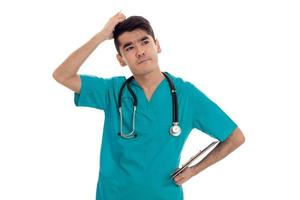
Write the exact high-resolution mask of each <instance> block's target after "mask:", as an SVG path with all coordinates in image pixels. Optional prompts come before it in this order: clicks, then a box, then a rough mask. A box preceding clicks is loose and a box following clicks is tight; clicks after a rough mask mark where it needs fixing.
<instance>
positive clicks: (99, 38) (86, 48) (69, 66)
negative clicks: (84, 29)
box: [52, 12, 126, 93]
mask: <svg viewBox="0 0 300 200" xmlns="http://www.w3.org/2000/svg"><path fill="white" fill-rule="evenodd" d="M125 18H126V17H125V15H124V14H122V13H121V12H118V13H117V14H115V15H114V16H112V17H111V18H110V19H109V21H108V22H107V23H106V25H105V26H104V28H103V29H102V30H101V31H100V32H98V33H97V34H96V35H95V36H93V37H92V38H91V39H90V40H89V41H88V42H86V43H85V44H84V45H83V46H81V47H80V48H79V49H77V50H76V51H74V52H73V53H72V54H71V55H69V57H68V58H67V59H66V60H65V61H64V62H63V63H62V64H61V65H59V66H58V67H57V68H56V69H55V71H54V72H53V74H52V76H53V78H54V79H55V80H56V81H57V82H59V83H60V84H62V85H64V86H66V87H67V88H69V89H71V90H73V91H74V92H76V93H79V92H80V89H81V80H80V77H79V75H78V74H77V72H78V70H79V68H80V67H81V65H82V64H83V63H84V61H85V60H86V59H87V58H88V57H89V56H90V55H91V53H92V52H93V51H94V50H95V49H96V48H97V47H98V45H99V44H101V43H102V42H103V41H105V40H109V39H112V38H113V33H112V32H113V30H114V28H115V26H116V25H117V24H118V23H119V22H121V21H123V20H125Z"/></svg>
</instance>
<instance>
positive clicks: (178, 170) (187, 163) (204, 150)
mask: <svg viewBox="0 0 300 200" xmlns="http://www.w3.org/2000/svg"><path fill="white" fill-rule="evenodd" d="M218 143H219V141H214V142H212V143H210V144H209V145H208V146H207V147H205V148H204V149H203V150H200V151H199V152H198V153H197V154H196V155H194V156H193V157H191V158H190V159H189V160H188V161H187V162H186V163H184V164H183V165H182V167H181V168H178V169H177V170H176V171H175V172H173V173H172V174H171V178H172V179H174V178H175V177H176V176H178V175H179V174H180V173H181V172H183V171H184V170H185V169H186V168H188V167H189V165H190V164H191V163H192V162H193V161H194V160H195V159H196V158H198V157H199V156H201V155H202V154H203V153H205V152H206V151H207V150H208V149H210V148H212V147H213V146H214V145H216V144H218Z"/></svg>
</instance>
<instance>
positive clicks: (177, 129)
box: [118, 72, 181, 139]
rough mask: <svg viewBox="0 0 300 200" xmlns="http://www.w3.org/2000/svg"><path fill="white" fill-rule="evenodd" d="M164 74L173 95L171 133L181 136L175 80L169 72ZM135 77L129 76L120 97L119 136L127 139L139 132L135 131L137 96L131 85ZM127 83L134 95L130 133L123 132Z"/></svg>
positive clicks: (134, 136) (122, 87)
mask: <svg viewBox="0 0 300 200" xmlns="http://www.w3.org/2000/svg"><path fill="white" fill-rule="evenodd" d="M162 73H163V75H164V76H165V77H166V79H167V81H168V83H169V86H170V90H171V95H172V108H173V113H172V114H173V120H172V126H171V128H170V134H171V135H172V136H179V135H180V133H181V128H180V126H179V125H178V124H179V122H178V107H177V95H176V90H175V86H174V84H173V81H172V80H171V79H170V78H169V77H168V75H167V73H165V72H162ZM133 79H134V77H133V76H131V77H130V78H128V79H127V80H126V81H125V82H124V83H123V85H122V86H121V89H120V92H119V97H118V108H119V114H120V133H118V135H119V136H121V137H122V138H125V139H131V138H136V137H137V134H136V132H135V112H136V108H137V98H136V96H135V94H134V92H133V91H132V89H131V87H130V82H131V81H132V80H133ZM126 85H127V88H128V91H129V92H130V94H131V96H132V97H133V114H132V131H131V132H129V133H123V120H122V100H121V99H122V93H123V90H124V87H125V86H126Z"/></svg>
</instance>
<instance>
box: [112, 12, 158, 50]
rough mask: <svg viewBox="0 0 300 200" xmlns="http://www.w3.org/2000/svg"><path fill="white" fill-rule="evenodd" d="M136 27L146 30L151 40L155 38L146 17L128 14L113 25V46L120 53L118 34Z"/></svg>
mask: <svg viewBox="0 0 300 200" xmlns="http://www.w3.org/2000/svg"><path fill="white" fill-rule="evenodd" d="M136 29H141V30H143V31H145V32H147V34H149V35H151V36H152V38H153V40H155V36H154V32H153V30H152V27H151V25H150V23H149V21H148V20H147V19H145V18H144V17H142V16H130V17H128V18H126V19H125V20H124V21H122V22H120V23H118V24H117V25H116V26H115V29H114V31H113V37H114V43H115V47H116V49H117V51H118V53H119V54H120V55H121V52H120V42H119V36H120V35H121V34H122V33H124V32H131V31H134V30H136Z"/></svg>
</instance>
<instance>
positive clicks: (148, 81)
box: [134, 70, 165, 91]
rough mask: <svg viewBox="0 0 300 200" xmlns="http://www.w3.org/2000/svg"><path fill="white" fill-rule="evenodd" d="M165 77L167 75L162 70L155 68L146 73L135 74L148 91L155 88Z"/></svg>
mask: <svg viewBox="0 0 300 200" xmlns="http://www.w3.org/2000/svg"><path fill="white" fill-rule="evenodd" d="M164 78H165V76H164V75H163V74H162V72H161V71H160V70H155V71H152V72H150V73H148V74H145V75H134V79H135V80H136V82H137V83H138V84H139V85H140V86H141V87H142V89H143V90H146V91H149V90H154V89H155V88H156V86H157V85H158V84H159V83H160V82H161V81H162V80H163V79H164Z"/></svg>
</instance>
